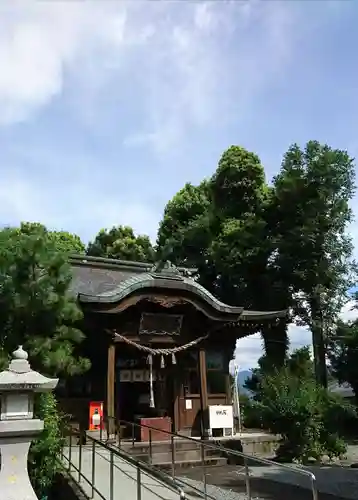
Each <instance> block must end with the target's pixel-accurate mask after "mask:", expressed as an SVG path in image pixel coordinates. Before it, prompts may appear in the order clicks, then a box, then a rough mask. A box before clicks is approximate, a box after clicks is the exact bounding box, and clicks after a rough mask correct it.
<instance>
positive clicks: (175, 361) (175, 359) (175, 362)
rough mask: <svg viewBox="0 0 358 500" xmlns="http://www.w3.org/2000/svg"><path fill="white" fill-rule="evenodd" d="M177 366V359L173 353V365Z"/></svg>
mask: <svg viewBox="0 0 358 500" xmlns="http://www.w3.org/2000/svg"><path fill="white" fill-rule="evenodd" d="M176 364H177V358H176V357H175V353H174V352H173V353H172V365H176Z"/></svg>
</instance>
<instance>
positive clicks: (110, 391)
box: [107, 344, 116, 434]
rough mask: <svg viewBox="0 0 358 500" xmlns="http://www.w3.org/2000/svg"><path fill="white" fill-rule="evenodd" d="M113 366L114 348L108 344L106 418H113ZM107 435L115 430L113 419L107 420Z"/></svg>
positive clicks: (114, 359) (114, 362)
mask: <svg viewBox="0 0 358 500" xmlns="http://www.w3.org/2000/svg"><path fill="white" fill-rule="evenodd" d="M115 364H116V346H115V344H110V345H109V346H108V361H107V416H108V417H115V395H114V383H115V368H116V367H115ZM108 424H109V427H108V429H109V433H110V434H113V433H114V429H115V422H114V420H113V418H110V419H109V420H108Z"/></svg>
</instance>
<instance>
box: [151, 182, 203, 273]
mask: <svg viewBox="0 0 358 500" xmlns="http://www.w3.org/2000/svg"><path fill="white" fill-rule="evenodd" d="M210 205H211V201H210V193H209V189H208V182H207V181H203V182H202V183H201V184H199V185H198V186H194V185H192V184H190V183H187V184H185V186H184V187H183V188H182V189H180V191H178V193H177V194H176V195H174V197H173V198H172V200H170V201H169V202H168V203H167V205H166V207H165V209H164V216H163V219H162V221H161V222H160V225H159V231H158V238H157V247H158V253H159V254H160V255H161V256H162V257H163V258H164V259H169V260H170V261H171V262H173V264H176V265H185V266H188V267H190V266H194V267H198V268H200V269H201V271H202V272H201V274H203V272H204V273H205V267H206V266H205V264H206V261H207V257H208V247H209V244H210V228H209V217H210Z"/></svg>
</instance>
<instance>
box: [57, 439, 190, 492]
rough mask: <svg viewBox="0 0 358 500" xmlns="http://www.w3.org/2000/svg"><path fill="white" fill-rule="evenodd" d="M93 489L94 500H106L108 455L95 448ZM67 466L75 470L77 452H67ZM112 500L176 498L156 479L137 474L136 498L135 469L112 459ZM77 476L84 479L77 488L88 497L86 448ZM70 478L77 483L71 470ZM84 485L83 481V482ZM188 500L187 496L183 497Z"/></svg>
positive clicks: (89, 477) (89, 474) (89, 471)
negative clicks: (138, 487)
mask: <svg viewBox="0 0 358 500" xmlns="http://www.w3.org/2000/svg"><path fill="white" fill-rule="evenodd" d="M64 455H65V456H66V457H67V458H68V456H69V450H68V448H67V449H65V450H64ZM95 457H96V458H95V486H96V488H97V490H98V492H95V493H94V497H93V498H94V499H95V500H98V499H101V498H102V499H105V500H110V452H109V451H108V450H107V449H104V448H98V450H97V451H96V454H95ZM63 463H64V464H65V465H67V464H68V461H67V460H66V459H63ZM71 463H72V464H74V465H75V466H76V467H77V468H78V466H79V448H78V447H74V448H72V450H71ZM113 463H114V467H113V500H122V499H123V500H179V499H180V494H179V492H177V491H174V489H171V488H169V487H168V486H167V485H165V484H164V483H161V482H160V481H159V480H158V479H156V478H154V477H152V476H149V475H148V474H147V473H144V472H143V471H141V487H140V494H141V496H139V495H138V489H137V468H136V467H135V466H134V465H132V464H130V463H129V462H126V461H125V460H124V459H122V458H120V457H118V456H116V455H114V456H113ZM81 472H82V474H83V476H84V477H82V478H81V481H80V485H81V487H82V488H83V490H84V492H85V493H86V494H88V495H89V497H91V493H92V487H91V482H92V450H91V448H90V447H85V446H84V447H83V448H82V465H81ZM71 475H72V477H73V478H74V480H75V481H76V482H78V472H76V470H75V469H74V468H72V469H71ZM85 478H86V479H87V480H88V481H86V479H85ZM185 498H186V499H188V500H190V496H188V495H186V497H185Z"/></svg>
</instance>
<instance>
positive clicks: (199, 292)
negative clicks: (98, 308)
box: [70, 256, 287, 322]
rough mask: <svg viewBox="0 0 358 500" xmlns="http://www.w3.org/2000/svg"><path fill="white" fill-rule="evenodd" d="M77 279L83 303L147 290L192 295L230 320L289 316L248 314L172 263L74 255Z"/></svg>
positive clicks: (114, 299)
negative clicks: (155, 263)
mask: <svg viewBox="0 0 358 500" xmlns="http://www.w3.org/2000/svg"><path fill="white" fill-rule="evenodd" d="M70 263H71V267H72V274H73V280H72V283H71V287H70V291H71V292H72V293H73V294H74V295H76V296H77V297H78V299H79V301H80V302H82V303H92V304H114V303H117V302H120V301H121V300H123V299H124V298H126V297H128V296H129V295H131V294H132V293H135V292H138V291H140V290H144V289H152V290H153V289H161V290H163V291H164V290H174V291H175V290H177V291H178V292H183V293H185V292H186V293H189V294H192V295H193V296H196V297H197V298H198V299H200V300H201V301H203V302H204V303H206V304H207V305H208V306H209V307H211V308H213V309H214V310H216V311H217V312H219V313H221V314H227V315H229V316H230V321H233V322H237V321H249V322H250V321H259V320H270V319H275V318H280V317H285V316H286V315H287V311H267V312H266V311H246V310H244V308H243V307H238V306H230V305H228V304H224V303H223V302H221V301H220V300H218V299H217V298H216V297H215V296H214V295H213V294H212V293H210V292H209V291H208V290H207V289H206V288H204V287H203V286H202V285H200V284H199V283H197V282H196V281H195V280H194V279H193V278H191V277H188V276H187V275H188V271H189V272H193V271H195V270H192V269H191V270H188V269H184V268H176V267H175V266H172V265H171V264H170V263H169V262H167V263H164V264H163V263H162V265H161V266H153V264H150V263H138V262H131V261H119V260H115V259H105V258H101V257H89V256H72V257H71V258H70Z"/></svg>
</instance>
